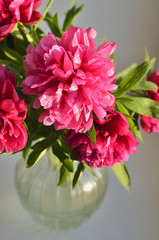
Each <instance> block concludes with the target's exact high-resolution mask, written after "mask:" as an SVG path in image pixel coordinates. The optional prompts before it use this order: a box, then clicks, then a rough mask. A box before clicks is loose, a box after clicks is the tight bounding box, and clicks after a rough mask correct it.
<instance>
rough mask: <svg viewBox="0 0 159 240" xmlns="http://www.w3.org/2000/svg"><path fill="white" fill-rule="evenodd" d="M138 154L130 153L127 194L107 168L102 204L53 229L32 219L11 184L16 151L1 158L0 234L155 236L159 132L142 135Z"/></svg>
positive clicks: (145, 239)
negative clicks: (72, 224)
mask: <svg viewBox="0 0 159 240" xmlns="http://www.w3.org/2000/svg"><path fill="white" fill-rule="evenodd" d="M143 138H144V144H143V145H140V146H139V147H138V151H139V154H138V155H131V157H130V159H129V161H128V163H127V166H128V168H129V171H130V174H131V178H132V187H131V192H132V194H131V195H130V194H129V193H128V192H127V191H126V190H125V189H124V188H123V187H122V186H121V185H120V183H119V182H118V181H117V180H116V178H115V176H114V175H113V173H112V171H111V170H110V171H109V186H108V191H107V193H106V197H105V199H104V201H103V203H102V205H101V207H100V208H99V209H98V210H97V211H96V212H95V214H94V215H93V216H92V217H91V218H90V219H89V220H88V221H87V222H85V223H83V224H82V225H81V226H79V227H78V228H76V229H73V230H69V231H63V232H55V231H51V230H49V229H47V228H44V227H43V226H41V225H38V224H37V223H35V222H34V221H33V220H32V219H31V217H30V216H29V215H28V214H27V213H26V212H25V210H24V209H23V207H22V206H21V203H20V201H19V199H18V196H17V192H16V189H15V185H14V174H15V165H16V162H17V159H18V158H19V155H18V154H16V155H14V157H13V156H7V157H6V156H1V157H0V166H1V174H0V193H1V194H0V239H3V240H12V239H16V240H18V239H23V240H28V239H30V240H32V239H33V240H36V239H38V240H41V239H48V240H49V239H50V240H51V239H56V240H58V239H65V240H67V239H68V240H72V239H76V240H78V239H81V238H82V239H88V240H95V239H101V240H102V239H108V240H116V239H119V240H120V239H121V240H122V239H124V240H127V239H129V240H134V239H135V240H150V239H151V240H158V237H157V236H158V235H159V208H158V203H159V189H158V184H159V174H158V169H159V161H158V160H159V158H158V142H159V134H151V135H147V134H145V133H144V134H143Z"/></svg>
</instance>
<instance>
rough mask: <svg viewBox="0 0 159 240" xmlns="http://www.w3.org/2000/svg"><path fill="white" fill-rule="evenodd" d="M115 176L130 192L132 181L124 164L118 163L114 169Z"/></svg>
mask: <svg viewBox="0 0 159 240" xmlns="http://www.w3.org/2000/svg"><path fill="white" fill-rule="evenodd" d="M112 170H113V172H114V174H115V175H116V177H117V179H118V180H119V181H120V183H121V184H122V186H123V187H124V188H125V189H126V190H128V191H129V192H130V189H129V186H131V180H130V175H129V172H128V170H127V168H126V166H125V164H124V163H116V164H114V166H113V167H112Z"/></svg>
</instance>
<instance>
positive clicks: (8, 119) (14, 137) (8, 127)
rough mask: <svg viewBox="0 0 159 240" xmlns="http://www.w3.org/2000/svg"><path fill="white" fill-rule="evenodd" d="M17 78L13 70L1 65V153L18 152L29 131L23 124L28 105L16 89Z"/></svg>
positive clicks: (23, 144) (24, 142) (24, 143)
mask: <svg viewBox="0 0 159 240" xmlns="http://www.w3.org/2000/svg"><path fill="white" fill-rule="evenodd" d="M15 84H16V79H15V76H14V74H13V73H12V72H11V71H7V70H6V69H5V68H4V67H3V66H2V65H0V153H1V152H3V151H4V149H5V150H6V152H7V153H9V152H17V151H19V150H21V149H22V148H24V146H25V145H26V142H27V132H26V129H25V127H24V125H23V124H22V122H23V121H24V119H25V117H26V113H27V105H26V104H25V102H24V100H23V99H21V98H19V97H18V95H17V93H16V90H15Z"/></svg>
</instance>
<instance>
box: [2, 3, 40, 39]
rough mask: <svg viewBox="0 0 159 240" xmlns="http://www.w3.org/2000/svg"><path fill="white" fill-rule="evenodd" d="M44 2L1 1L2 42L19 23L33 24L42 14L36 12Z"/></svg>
mask: <svg viewBox="0 0 159 240" xmlns="http://www.w3.org/2000/svg"><path fill="white" fill-rule="evenodd" d="M41 1H42V0H0V41H1V40H3V39H4V37H6V36H7V35H8V34H9V33H10V32H11V30H12V29H13V28H14V26H15V24H16V23H17V22H22V23H24V24H33V23H35V22H37V21H38V20H39V18H40V17H41V14H40V13H39V12H36V11H34V10H35V9H36V8H37V7H39V5H40V4H41Z"/></svg>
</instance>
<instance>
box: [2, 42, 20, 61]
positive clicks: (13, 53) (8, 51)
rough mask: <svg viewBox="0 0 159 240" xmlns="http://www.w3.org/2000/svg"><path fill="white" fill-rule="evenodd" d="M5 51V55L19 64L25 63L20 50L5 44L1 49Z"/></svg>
mask: <svg viewBox="0 0 159 240" xmlns="http://www.w3.org/2000/svg"><path fill="white" fill-rule="evenodd" d="M1 50H2V51H3V53H4V54H5V56H6V57H7V58H8V59H10V60H11V61H13V62H16V63H17V64H19V65H22V63H23V56H21V55H20V54H19V53H18V52H16V51H14V50H12V49H10V48H7V47H5V46H3V49H1Z"/></svg>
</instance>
